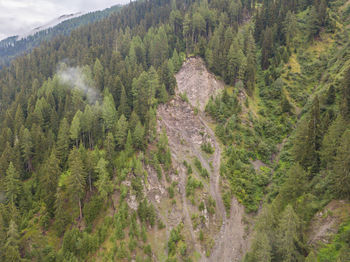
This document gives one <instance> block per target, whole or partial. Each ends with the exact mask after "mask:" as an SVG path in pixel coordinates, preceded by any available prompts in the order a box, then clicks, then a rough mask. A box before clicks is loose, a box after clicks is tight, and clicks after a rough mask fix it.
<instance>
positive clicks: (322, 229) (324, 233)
mask: <svg viewBox="0 0 350 262" xmlns="http://www.w3.org/2000/svg"><path fill="white" fill-rule="evenodd" d="M349 215H350V203H349V202H348V201H344V200H333V201H331V202H330V203H329V204H328V205H327V206H326V207H325V208H324V209H323V210H322V211H319V212H317V213H316V214H315V216H314V217H313V219H312V220H311V223H310V228H309V232H308V234H307V235H308V244H310V245H311V246H313V247H315V248H318V247H320V246H322V244H328V243H329V242H330V240H331V239H332V237H333V235H334V234H335V233H337V231H338V228H339V225H340V224H341V223H342V222H344V221H345V220H346V218H347V217H349Z"/></svg>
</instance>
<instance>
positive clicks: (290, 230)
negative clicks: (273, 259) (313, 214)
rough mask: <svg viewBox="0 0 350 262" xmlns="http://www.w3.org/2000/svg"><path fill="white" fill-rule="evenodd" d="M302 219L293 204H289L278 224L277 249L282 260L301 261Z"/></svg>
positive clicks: (289, 261)
mask: <svg viewBox="0 0 350 262" xmlns="http://www.w3.org/2000/svg"><path fill="white" fill-rule="evenodd" d="M299 231H300V219H299V217H298V216H297V214H296V213H295V212H294V209H293V207H292V206H291V205H287V206H286V208H285V210H284V211H283V213H282V214H281V220H280V222H279V225H278V235H277V250H278V253H279V255H280V257H281V261H285V262H292V261H299V258H300V257H301V255H300V253H299V251H298V247H299V245H300V233H299Z"/></svg>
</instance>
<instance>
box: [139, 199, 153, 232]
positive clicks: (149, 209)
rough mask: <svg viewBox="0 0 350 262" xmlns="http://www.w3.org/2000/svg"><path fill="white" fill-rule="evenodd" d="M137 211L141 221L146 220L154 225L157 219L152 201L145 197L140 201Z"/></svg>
mask: <svg viewBox="0 0 350 262" xmlns="http://www.w3.org/2000/svg"><path fill="white" fill-rule="evenodd" d="M137 213H138V215H139V218H140V220H141V222H146V223H148V224H149V225H150V226H152V227H153V226H154V224H155V221H156V213H155V209H154V206H153V205H152V203H148V201H147V200H146V199H144V200H143V201H142V202H140V204H139V207H138V209H137Z"/></svg>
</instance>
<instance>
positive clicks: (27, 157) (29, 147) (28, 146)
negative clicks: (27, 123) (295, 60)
mask: <svg viewBox="0 0 350 262" xmlns="http://www.w3.org/2000/svg"><path fill="white" fill-rule="evenodd" d="M21 133H22V134H21V149H22V156H23V159H24V161H25V163H26V168H27V170H28V171H32V170H33V166H32V157H33V143H32V137H31V134H30V132H29V130H28V129H27V128H25V129H23V132H21Z"/></svg>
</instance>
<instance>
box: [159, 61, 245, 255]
mask: <svg viewBox="0 0 350 262" xmlns="http://www.w3.org/2000/svg"><path fill="white" fill-rule="evenodd" d="M176 80H177V85H178V89H177V90H176V96H175V98H174V99H172V100H171V101H169V102H168V103H167V104H164V105H160V106H159V107H158V112H157V115H158V129H159V131H160V129H162V128H165V130H166V132H167V136H168V140H169V146H170V150H171V155H172V163H173V168H174V169H176V170H177V171H178V176H177V178H175V177H174V179H176V180H177V182H178V190H179V193H180V196H181V203H179V205H180V206H179V207H180V208H181V209H180V210H179V209H177V210H175V209H174V210H172V211H168V214H166V215H165V216H164V217H163V219H164V221H165V224H166V226H167V228H168V227H174V226H175V225H174V221H173V220H174V219H173V218H172V217H176V218H177V219H175V220H176V222H178V221H179V218H180V217H181V221H182V222H183V223H184V229H185V230H186V231H187V234H186V235H187V241H189V242H190V243H191V244H190V249H191V250H192V251H196V252H198V253H199V254H201V258H200V259H199V261H215V262H217V261H224V262H226V261H227V262H229V261H230V262H231V261H240V260H241V258H242V257H243V255H244V253H245V252H246V250H247V248H248V240H247V238H246V237H245V230H244V228H245V225H244V223H243V221H242V218H243V215H244V208H243V207H242V206H241V205H240V204H239V203H238V201H237V200H236V199H233V200H232V208H231V212H230V214H229V216H227V214H226V212H225V208H224V204H223V201H222V198H221V192H220V158H221V149H220V145H219V143H218V141H217V140H216V137H215V134H214V132H213V131H212V130H211V128H210V127H209V125H208V122H209V120H208V118H207V117H206V116H205V114H204V113H203V111H204V109H205V106H206V104H207V102H208V100H209V98H210V96H215V95H216V94H217V93H219V92H220V90H222V89H223V88H224V84H223V83H222V82H221V81H218V80H216V79H215V77H214V75H212V74H211V73H209V72H208V71H207V69H206V68H205V65H204V62H203V60H202V59H200V58H190V59H188V60H187V61H186V62H185V63H184V65H183V67H182V69H181V70H180V71H179V72H178V74H177V75H176ZM184 93H186V95H187V98H188V102H189V103H187V102H186V101H184V100H182V99H181V98H180V94H184ZM194 107H196V108H197V109H199V112H198V113H197V112H195V110H194ZM207 142H209V143H210V144H211V145H212V146H213V148H214V149H215V151H214V153H213V154H212V155H210V156H208V155H207V154H206V153H204V152H203V151H202V150H201V144H202V143H207ZM194 158H197V159H198V160H199V161H200V162H201V164H202V166H203V167H204V168H206V169H207V170H208V172H209V176H210V178H209V179H208V180H203V184H204V187H203V190H202V192H201V196H199V199H202V198H205V197H207V196H209V195H210V196H211V197H212V198H213V199H214V200H215V203H216V207H215V214H214V215H209V214H208V212H207V210H204V211H202V213H201V215H203V216H204V217H205V221H204V223H202V224H201V229H203V231H205V232H206V234H207V235H208V237H209V238H211V239H212V240H213V241H214V242H213V245H212V246H211V248H209V250H210V254H211V255H209V257H207V256H206V254H205V248H204V247H203V245H202V244H201V243H200V241H199V240H198V234H199V232H198V231H199V230H198V229H195V228H193V226H192V221H191V217H192V215H193V214H195V213H198V212H199V211H198V204H199V203H196V204H195V205H193V203H191V202H190V201H189V199H187V197H186V182H187V173H186V168H185V166H184V165H183V161H184V160H186V161H187V162H188V163H192V161H193V159H194ZM194 175H196V174H194ZM197 175H198V174H197ZM197 178H198V179H201V177H200V176H197ZM155 202H158V201H157V199H155ZM207 250H208V248H207Z"/></svg>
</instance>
